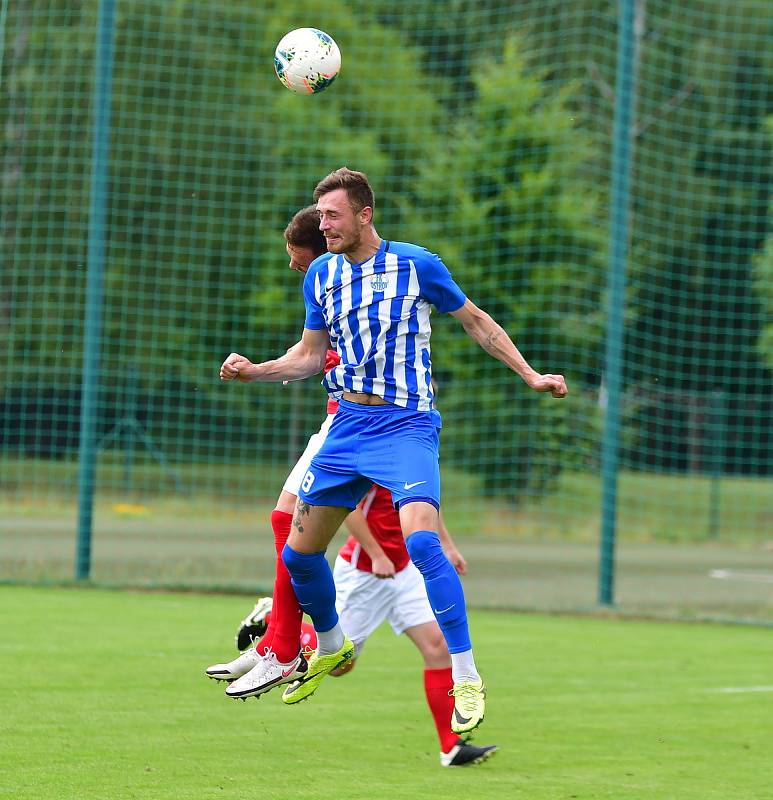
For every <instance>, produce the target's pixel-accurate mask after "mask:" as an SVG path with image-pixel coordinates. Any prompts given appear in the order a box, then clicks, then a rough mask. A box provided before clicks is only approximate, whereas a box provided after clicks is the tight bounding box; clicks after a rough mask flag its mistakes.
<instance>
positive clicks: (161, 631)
mask: <svg viewBox="0 0 773 800" xmlns="http://www.w3.org/2000/svg"><path fill="white" fill-rule="evenodd" d="M250 602H251V600H250V599H249V598H240V597H224V596H205V595H196V594H161V593H150V594H145V593H136V592H110V591H103V590H72V589H37V588H26V587H0V623H1V625H2V632H3V636H2V638H1V639H0V674H2V675H3V676H4V680H3V682H2V688H0V708H2V715H0V736H1V737H2V742H3V745H2V749H1V750H0V765H1V766H2V768H0V797H3V798H14V799H15V800H20V799H25V798H30V799H31V798H35V800H44V799H45V798H51V799H52V800H53V799H54V798H56V799H57V800H62V799H63V798H79V799H80V798H110V800H123V799H124V798H151V799H152V800H164V799H165V798H174V800H188V798H190V800H194V799H195V800H208V799H209V798H239V800H243V798H245V797H253V796H254V797H258V798H261V799H262V798H266V800H275V799H276V800H278V799H279V798H288V800H289V799H290V798H292V800H306V798H308V799H309V800H311V799H312V798H314V800H318V798H325V797H330V798H340V797H346V798H361V797H362V798H365V797H367V798H368V800H379V799H380V798H389V800H400V799H401V798H411V800H413V798H424V797H437V798H442V797H475V798H476V800H487V798H523V799H524V800H526V799H527V798H528V800H559V799H561V798H567V799H573V798H578V800H579V799H581V798H593V799H594V800H596V799H597V798H610V799H611V798H614V799H615V800H633V798H637V799H638V798H642V800H644V798H647V800H652V799H653V798H673V799H674V800H693V798H694V799H695V800H712V799H713V798H715V799H716V800H729V799H730V798H732V800H756V798H760V800H762V798H768V797H770V786H771V782H772V780H771V779H772V777H773V776H772V775H771V766H770V742H771V741H773V691H771V685H773V672H772V671H771V664H773V637H771V634H770V631H769V630H765V629H760V628H752V627H742V626H735V627H733V626H719V625H683V624H668V623H666V624H663V623H651V622H635V621H620V620H613V619H609V620H604V619H587V618H571V617H544V616H537V615H520V616H519V615H509V614H497V613H493V612H487V613H483V612H478V613H473V614H472V624H473V633H474V639H475V643H476V653H477V659H478V663H479V666H480V668H481V670H482V672H483V674H484V676H485V678H486V680H487V683H488V687H489V710H488V713H487V718H486V721H485V722H484V724H483V727H482V728H481V729H480V731H479V733H478V734H477V736H476V741H477V742H479V743H490V742H496V743H497V744H498V745H499V746H500V752H499V753H498V754H497V755H496V757H495V758H494V759H493V760H492V761H490V762H488V763H486V764H484V765H480V766H476V767H470V768H468V769H459V770H444V769H441V768H440V767H439V765H438V756H437V751H438V747H437V743H436V740H435V736H434V729H433V727H432V723H431V720H430V716H429V713H428V711H427V709H426V707H425V706H424V700H423V694H422V688H421V686H422V680H421V664H420V660H419V657H418V654H417V653H416V652H415V651H414V650H413V648H412V646H411V645H410V643H409V642H408V641H407V640H406V639H405V637H401V638H400V639H397V638H395V637H394V636H393V635H392V633H391V631H390V630H389V629H388V628H382V629H381V630H380V631H379V632H378V633H377V634H376V635H375V636H374V637H373V639H372V640H371V641H370V642H369V643H368V645H367V648H366V650H365V652H364V654H363V656H362V658H361V663H360V664H358V666H357V669H356V670H355V671H354V672H353V673H352V674H351V675H349V676H347V677H345V678H341V679H339V680H334V679H329V680H327V681H325V683H323V685H322V687H321V688H320V690H319V691H318V693H317V695H316V696H315V697H314V698H312V700H311V701H309V702H307V703H303V704H301V705H299V706H297V707H292V708H288V707H285V706H283V705H282V703H281V702H280V700H279V696H278V692H275V693H273V694H269V695H267V696H266V697H264V698H262V699H261V700H259V701H256V700H249V701H248V702H246V703H237V702H232V701H228V700H226V699H225V698H224V697H223V694H222V686H220V685H216V684H214V683H211V682H209V681H207V680H206V679H205V678H204V677H203V675H202V670H203V668H204V667H205V666H206V665H207V664H208V663H211V662H213V661H216V660H220V659H222V658H225V657H230V655H231V654H232V653H233V654H234V655H235V651H234V650H233V640H232V635H233V632H234V628H235V625H236V622H237V621H238V619H239V618H240V617H241V616H242V615H243V614H244V613H245V612H246V610H248V608H249V606H250ZM728 688H733V689H746V690H749V689H755V688H756V689H757V690H756V691H737V692H728V691H721V690H723V689H728ZM766 689H767V690H766Z"/></svg>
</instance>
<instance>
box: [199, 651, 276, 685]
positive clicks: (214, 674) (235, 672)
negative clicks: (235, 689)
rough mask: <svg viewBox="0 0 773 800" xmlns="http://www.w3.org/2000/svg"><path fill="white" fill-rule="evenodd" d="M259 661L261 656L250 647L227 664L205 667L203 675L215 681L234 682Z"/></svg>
mask: <svg viewBox="0 0 773 800" xmlns="http://www.w3.org/2000/svg"><path fill="white" fill-rule="evenodd" d="M261 660H262V656H260V655H258V652H257V650H256V649H255V648H254V647H250V648H248V649H247V650H245V651H244V652H243V653H242V654H241V655H240V656H238V657H237V658H235V659H234V660H233V661H229V662H228V663H227V664H213V665H212V666H211V667H207V669H206V671H205V674H206V676H207V677H208V678H212V679H213V680H216V681H235V680H236V679H237V678H241V677H242V675H246V674H247V673H248V672H249V671H250V670H251V669H253V668H254V667H255V666H256V665H257V664H258V663H259V662H260V661H261Z"/></svg>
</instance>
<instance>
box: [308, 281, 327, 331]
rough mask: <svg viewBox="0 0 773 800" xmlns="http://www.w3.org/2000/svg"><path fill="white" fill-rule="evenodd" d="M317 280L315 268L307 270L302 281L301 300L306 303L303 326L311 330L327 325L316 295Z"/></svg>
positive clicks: (321, 328) (320, 328)
mask: <svg viewBox="0 0 773 800" xmlns="http://www.w3.org/2000/svg"><path fill="white" fill-rule="evenodd" d="M318 282H319V272H317V270H309V271H308V272H307V273H306V277H305V278H304V281H303V301H304V303H305V304H306V322H305V323H304V326H303V327H304V328H308V329H309V330H312V331H321V330H324V329H325V328H326V327H327V325H326V324H325V315H324V314H323V313H322V306H321V304H320V302H319V299H318V295H317V285H318Z"/></svg>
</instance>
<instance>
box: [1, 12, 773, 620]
mask: <svg viewBox="0 0 773 800" xmlns="http://www.w3.org/2000/svg"><path fill="white" fill-rule="evenodd" d="M309 25H311V26H315V27H318V28H322V29H324V30H326V31H327V32H329V33H330V34H331V35H333V36H334V38H335V39H336V41H337V42H338V44H339V46H340V48H341V51H342V54H343V67H342V71H341V75H340V77H339V78H338V80H337V81H336V82H335V83H334V84H333V86H332V87H330V89H328V90H327V91H326V92H324V93H322V94H320V95H318V96H313V97H300V96H296V95H292V94H291V93H290V92H288V91H287V90H286V89H284V88H283V87H282V85H281V84H280V83H279V81H277V80H276V78H275V77H274V75H273V50H274V46H275V44H276V42H277V41H278V40H279V39H280V38H281V36H282V35H283V34H284V33H286V32H287V31H288V30H291V29H292V28H295V27H300V26H309ZM0 68H1V71H0V117H1V119H2V128H1V129H0V130H2V139H1V147H2V150H0V181H1V185H2V195H1V196H0V213H1V214H2V219H1V221H0V224H1V226H2V227H0V251H1V253H2V262H1V263H2V266H1V267H0V276H1V278H0V367H1V368H0V535H1V536H2V545H1V549H0V556H1V557H2V563H1V564H0V578H2V579H3V580H7V581H66V580H71V579H72V578H73V576H74V575H75V573H76V566H75V565H76V554H77V553H78V552H80V555H81V568H83V567H84V559H83V557H84V556H85V555H87V556H88V561H87V563H86V567H87V569H86V572H87V573H88V574H89V575H90V577H91V579H93V580H94V581H97V582H100V583H105V584H121V585H134V586H149V585H153V586H186V587H192V588H230V589H238V590H248V591H257V590H260V589H262V588H265V587H267V586H268V585H269V583H270V578H271V575H272V567H271V559H272V555H273V548H272V545H271V543H270V542H271V540H270V534H269V526H268V513H269V511H270V509H271V508H272V507H273V501H274V499H275V497H276V495H277V494H278V492H279V489H280V488H281V485H282V482H283V479H284V476H285V474H286V472H287V470H288V467H289V466H290V465H291V464H293V463H294V461H295V459H296V457H297V455H298V454H299V453H300V451H301V449H302V447H303V445H304V443H305V441H306V438H307V437H308V436H309V435H310V434H311V433H313V432H314V431H315V430H316V428H317V427H318V425H319V423H320V422H321V419H322V417H323V414H324V397H323V391H322V389H321V388H320V386H319V384H318V381H317V380H316V379H312V380H308V381H305V382H303V383H294V384H291V385H289V386H284V387H283V386H281V385H273V384H272V385H251V386H242V385H231V384H227V385H225V384H221V383H220V381H219V380H218V368H219V365H220V363H221V361H222V360H223V358H224V357H225V356H226V355H227V354H228V353H229V352H231V351H232V350H237V351H239V352H243V353H245V354H246V355H248V356H249V357H251V358H252V359H253V360H262V359H265V358H269V357H274V356H275V355H277V354H279V353H281V352H283V351H284V350H285V349H286V348H287V347H289V346H290V345H291V344H293V343H294V342H295V341H296V340H297V338H298V336H299V334H300V330H301V327H302V323H303V304H302V298H301V294H300V285H299V281H298V277H297V275H295V274H294V273H291V272H290V271H289V270H288V269H287V263H286V262H287V260H286V258H285V254H284V249H283V239H282V230H283V228H284V226H285V224H286V222H287V220H288V219H289V218H290V216H291V215H292V214H293V212H294V211H295V210H297V209H298V208H299V207H301V206H303V205H306V204H308V203H309V202H310V201H311V192H312V189H313V187H314V185H315V184H316V182H317V181H318V180H319V179H320V178H321V177H322V176H324V175H325V174H327V173H328V172H329V171H331V170H332V169H335V168H337V167H338V166H341V165H342V164H346V165H348V166H350V167H352V168H355V169H360V170H363V171H365V172H366V173H367V174H368V175H369V177H370V179H371V182H372V183H373V185H374V187H375V190H376V195H377V228H378V230H379V232H380V233H381V235H382V236H384V237H386V238H391V239H401V240H408V241H417V242H420V243H421V244H424V245H426V246H427V247H429V248H430V249H433V250H435V251H437V252H439V253H440V254H441V256H442V257H443V259H444V260H445V262H446V263H447V264H448V265H449V267H450V269H451V270H452V272H453V274H454V276H455V277H456V279H457V280H458V282H459V283H460V285H461V286H462V287H463V289H464V290H465V291H466V292H467V293H468V294H469V296H470V297H471V298H472V299H473V300H474V301H475V302H476V303H477V304H478V305H480V306H482V307H484V308H485V309H487V310H488V311H489V312H490V313H491V314H492V315H493V316H494V317H495V318H496V319H497V320H498V321H500V322H501V323H502V325H503V326H504V327H505V328H506V329H507V330H508V331H509V332H510V333H511V334H512V335H513V337H514V339H515V340H516V342H517V343H518V345H519V346H520V347H521V349H522V350H523V352H524V354H525V355H526V356H527V358H528V359H529V360H530V361H531V362H532V363H533V365H534V366H535V367H536V368H537V369H539V370H541V371H546V372H547V371H552V372H558V371H561V372H563V373H564V374H565V375H566V376H567V380H568V382H569V386H570V391H571V395H570V398H568V399H567V400H566V401H565V402H556V401H554V400H552V399H551V398H543V397H538V396H536V395H534V394H533V393H530V392H529V391H528V390H527V389H525V388H524V387H523V386H522V385H520V382H519V380H518V379H517V378H516V377H515V376H513V375H512V374H510V373H508V372H507V370H506V369H505V368H504V367H503V366H502V365H500V364H499V363H498V362H495V361H494V360H492V359H491V358H490V357H488V356H487V355H485V354H484V353H483V352H482V351H480V350H479V349H477V347H476V346H475V345H474V344H473V343H472V341H471V340H469V339H468V338H467V337H466V336H465V335H464V333H463V332H462V331H461V329H460V328H459V326H458V325H457V324H456V322H455V321H454V320H453V319H451V318H448V317H439V316H436V317H435V318H434V320H435V322H434V329H435V334H434V337H433V362H434V365H435V371H436V375H437V378H438V381H439V384H440V392H439V398H438V399H439V405H440V409H441V411H442V413H443V415H444V430H443V436H442V454H441V459H442V469H443V476H444V511H445V515H446V518H447V520H448V523H449V527H450V529H451V531H452V533H453V534H454V535H455V536H456V538H457V539H458V540H459V544H460V548H461V549H462V550H463V552H464V553H465V555H466V556H467V558H468V561H469V563H470V575H469V577H468V578H467V583H466V585H467V591H468V595H469V597H470V601H471V603H472V604H475V605H480V606H485V605H488V606H501V607H506V608H539V609H551V610H588V609H593V608H595V607H597V604H598V603H599V601H601V602H602V603H605V604H613V605H614V607H616V608H617V609H619V610H620V611H622V612H631V613H646V614H667V615H680V616H693V617H714V618H727V619H743V620H747V619H749V620H764V621H771V620H773V599H772V595H773V435H772V434H771V422H772V421H773V400H772V399H771V390H773V372H771V368H772V367H773V226H771V224H770V222H771V193H770V186H771V177H772V172H771V165H772V164H773V159H771V148H772V146H773V5H771V3H770V2H768V0H737V2H734V3H727V2H723V1H722V0H684V1H683V2H680V3H673V2H666V0H620V3H619V4H618V3H617V2H610V1H609V0H571V1H570V0H539V2H537V0H517V1H516V0H513V1H512V2H503V1H502V0H476V2H472V0H448V1H447V2H442V1H441V0H405V2H403V3H399V4H395V3H394V2H391V1H390V2H382V0H371V2H369V3H367V4H366V3H355V2H345V1H344V0H326V2H324V3H322V2H319V1H318V0H317V1H316V2H314V1H313V0H298V2H294V3H289V4H288V3H277V2H272V0H260V1H258V0H255V1H254V2H242V0H229V2H183V1H182V0H164V1H163V2H162V1H160V0H159V1H158V2H151V1H150V0H146V1H144V2H143V1H141V0H137V1H136V2H129V0H102V1H101V2H97V0H89V1H87V0H83V2H77V0H66V1H65V0H58V1H57V0H27V1H26V2H25V1H24V0H14V1H13V2H8V0H0ZM84 386H86V390H85V393H84ZM94 392H96V393H94ZM90 393H91V394H90ZM92 400H93V401H94V402H93V405H92ZM84 421H85V423H86V426H85V430H86V432H87V433H88V431H89V425H90V424H91V423H93V428H92V429H91V430H92V436H91V438H89V437H88V436H87V437H86V438H85V439H84V437H83V431H84V425H83V423H84ZM92 446H93V447H92ZM92 450H93V451H94V452H95V453H96V457H95V459H94V462H93V469H92V468H91V463H92V462H91V461H90V458H91V453H92ZM92 476H93V479H94V480H93V487H92V485H91V479H92ZM92 488H93V506H92V501H91V497H92V492H91V490H92ZM92 509H93V511H92ZM79 527H80V531H81V534H82V535H83V533H84V530H86V529H88V531H89V532H90V533H91V537H92V538H91V551H90V552H88V553H86V552H85V551H84V550H83V541H81V550H80V551H79V550H78V535H77V534H78V530H79Z"/></svg>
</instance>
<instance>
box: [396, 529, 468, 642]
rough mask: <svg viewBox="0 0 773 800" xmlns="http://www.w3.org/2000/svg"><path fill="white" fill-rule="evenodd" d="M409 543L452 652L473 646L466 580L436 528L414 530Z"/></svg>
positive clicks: (407, 545)
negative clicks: (466, 599) (460, 576)
mask: <svg viewBox="0 0 773 800" xmlns="http://www.w3.org/2000/svg"><path fill="white" fill-rule="evenodd" d="M405 546H406V547H407V548H408V554H409V555H410V557H411V561H413V563H414V564H415V565H416V567H417V569H418V570H419V572H421V575H422V577H423V578H424V585H425V587H426V589H427V597H428V598H429V602H430V605H431V606H432V610H433V611H434V612H435V619H436V620H437V621H438V625H440V630H442V631H443V636H444V637H445V640H446V644H447V645H448V652H449V653H462V652H464V651H465V650H469V649H470V648H471V647H472V645H471V644H470V629H469V627H468V625H467V608H466V606H465V603H464V590H463V589H462V582H461V581H460V580H459V576H458V575H457V574H456V570H455V569H454V567H453V565H452V564H451V562H450V561H449V560H448V559H447V558H446V554H445V553H444V552H443V548H442V547H441V546H440V539H439V538H438V535H437V534H436V533H434V532H433V531H414V532H413V533H412V534H411V535H410V536H409V537H408V538H407V539H406V540H405Z"/></svg>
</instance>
